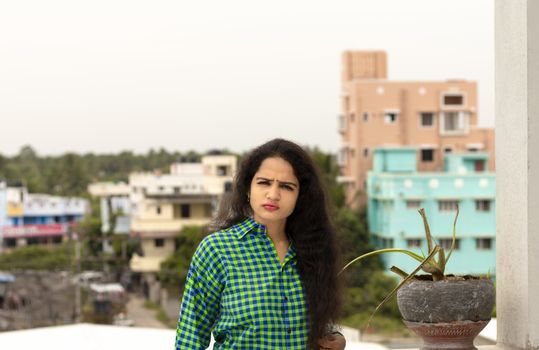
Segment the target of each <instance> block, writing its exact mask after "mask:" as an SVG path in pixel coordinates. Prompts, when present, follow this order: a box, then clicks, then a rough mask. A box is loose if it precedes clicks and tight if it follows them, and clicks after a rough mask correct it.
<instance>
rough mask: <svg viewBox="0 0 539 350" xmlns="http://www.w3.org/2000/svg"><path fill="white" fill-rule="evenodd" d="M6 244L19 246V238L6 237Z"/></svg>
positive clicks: (7, 245)
mask: <svg viewBox="0 0 539 350" xmlns="http://www.w3.org/2000/svg"><path fill="white" fill-rule="evenodd" d="M4 245H5V246H6V247H8V248H13V247H16V246H17V239H15V238H6V239H4Z"/></svg>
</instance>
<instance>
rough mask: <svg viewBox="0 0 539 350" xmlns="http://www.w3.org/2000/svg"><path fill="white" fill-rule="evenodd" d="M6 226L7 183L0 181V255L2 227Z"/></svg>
mask: <svg viewBox="0 0 539 350" xmlns="http://www.w3.org/2000/svg"><path fill="white" fill-rule="evenodd" d="M6 224H7V183H6V182H5V181H2V180H0V253H2V245H3V244H2V242H3V235H2V227H4V226H5V225H6Z"/></svg>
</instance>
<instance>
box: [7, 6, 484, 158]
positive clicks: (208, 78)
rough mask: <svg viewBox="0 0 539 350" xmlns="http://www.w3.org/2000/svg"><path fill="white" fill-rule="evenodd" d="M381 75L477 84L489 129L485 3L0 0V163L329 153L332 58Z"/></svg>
mask: <svg viewBox="0 0 539 350" xmlns="http://www.w3.org/2000/svg"><path fill="white" fill-rule="evenodd" d="M347 49H357V50H371V49H380V50H385V51H387V53H388V61H389V62H388V63H389V69H388V72H389V79H391V80H445V79H448V78H462V79H467V80H476V81H478V85H479V118H480V124H481V125H488V126H492V125H494V1H493V0H473V1H472V0H451V1H442V0H406V1H402V0H369V1H367V0H343V1H329V0H328V1H317V0H294V1H290V0H272V1H265V2H261V1H253V0H226V1H223V0H214V1H204V0H198V1H180V0H170V1H169V0H166V1H136V0H92V1H79V0H47V1H42V0H17V1H7V0H6V1H1V2H0V154H4V155H12V154H15V153H17V152H18V150H19V149H20V147H21V146H22V145H24V144H30V145H32V146H33V147H34V148H35V149H36V150H37V152H38V153H39V154H41V155H50V154H54V155H56V154H61V153H64V152H67V151H76V152H90V151H91V152H97V153H103V152H118V151H121V150H132V151H135V152H137V153H138V152H146V151H148V150H149V149H150V148H159V147H165V148H167V149H169V150H180V151H186V150H188V149H194V150H198V151H205V150H208V149H210V148H219V147H228V148H229V149H232V150H235V151H243V150H246V149H249V148H251V147H253V146H255V145H258V144H260V143H261V142H263V141H266V140H268V139H271V138H273V137H285V138H289V139H292V140H295V141H297V142H300V143H302V144H308V145H312V146H314V145H318V146H319V147H321V148H322V149H324V150H328V151H335V150H336V149H337V148H338V146H339V135H338V133H337V131H336V115H337V114H338V113H339V99H338V98H339V92H340V90H339V87H340V80H339V79H340V54H341V52H342V51H343V50H347Z"/></svg>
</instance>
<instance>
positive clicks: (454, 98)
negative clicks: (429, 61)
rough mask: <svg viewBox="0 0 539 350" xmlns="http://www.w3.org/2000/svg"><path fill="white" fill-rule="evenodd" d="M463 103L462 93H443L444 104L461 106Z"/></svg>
mask: <svg viewBox="0 0 539 350" xmlns="http://www.w3.org/2000/svg"><path fill="white" fill-rule="evenodd" d="M463 104H464V96H462V95H444V105H445V106H462V105H463Z"/></svg>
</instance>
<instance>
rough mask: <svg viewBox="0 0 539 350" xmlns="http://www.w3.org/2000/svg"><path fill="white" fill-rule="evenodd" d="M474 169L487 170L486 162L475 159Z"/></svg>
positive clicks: (478, 170)
mask: <svg viewBox="0 0 539 350" xmlns="http://www.w3.org/2000/svg"><path fill="white" fill-rule="evenodd" d="M474 170H475V171H477V172H482V171H485V162H484V161H482V160H476V161H474Z"/></svg>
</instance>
